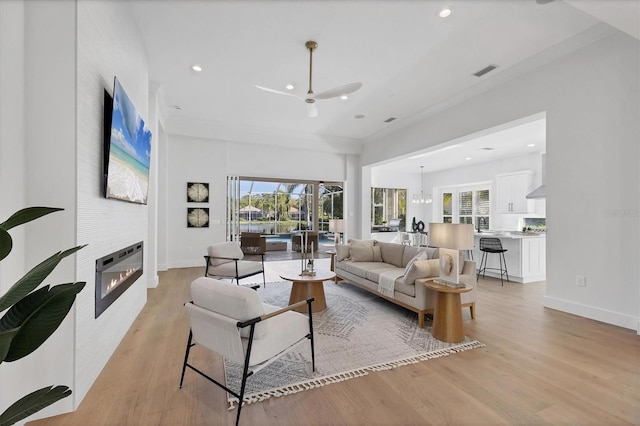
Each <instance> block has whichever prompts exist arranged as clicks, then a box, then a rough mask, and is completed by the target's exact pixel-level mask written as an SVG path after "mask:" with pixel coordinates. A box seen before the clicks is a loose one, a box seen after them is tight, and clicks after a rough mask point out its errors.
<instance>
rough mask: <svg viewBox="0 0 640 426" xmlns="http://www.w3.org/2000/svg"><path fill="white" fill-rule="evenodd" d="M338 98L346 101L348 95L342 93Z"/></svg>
mask: <svg viewBox="0 0 640 426" xmlns="http://www.w3.org/2000/svg"><path fill="white" fill-rule="evenodd" d="M340 99H342V100H343V101H346V100H347V99H349V97H348V96H347V95H342V96H340Z"/></svg>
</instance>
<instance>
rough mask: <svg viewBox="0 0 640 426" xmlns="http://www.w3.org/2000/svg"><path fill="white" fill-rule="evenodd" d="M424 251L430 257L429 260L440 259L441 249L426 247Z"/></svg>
mask: <svg viewBox="0 0 640 426" xmlns="http://www.w3.org/2000/svg"><path fill="white" fill-rule="evenodd" d="M424 250H425V251H426V252H427V254H428V255H429V259H438V258H439V257H440V249H439V248H437V247H424Z"/></svg>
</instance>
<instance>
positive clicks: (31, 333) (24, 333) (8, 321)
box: [0, 282, 86, 362]
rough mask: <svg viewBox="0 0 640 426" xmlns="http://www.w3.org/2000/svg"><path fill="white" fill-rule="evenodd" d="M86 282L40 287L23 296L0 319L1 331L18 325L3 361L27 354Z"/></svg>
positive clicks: (52, 328) (47, 333)
mask: <svg viewBox="0 0 640 426" xmlns="http://www.w3.org/2000/svg"><path fill="white" fill-rule="evenodd" d="M85 284H86V283H84V282H77V283H69V284H60V285H57V286H54V287H51V288H49V287H48V286H47V287H43V288H41V289H38V290H36V291H34V292H33V293H31V294H29V295H28V296H26V297H24V298H23V299H22V300H20V301H19V302H18V303H16V304H15V305H14V306H12V307H11V309H9V310H8V311H7V313H6V314H5V315H4V316H3V317H2V318H1V319H0V331H1V330H8V329H11V328H15V327H18V328H19V330H18V332H17V333H16V334H15V335H14V336H13V339H12V340H11V346H10V347H9V351H8V352H7V355H6V356H5V361H6V362H12V361H16V360H18V359H20V358H23V357H25V356H27V355H29V354H30V353H31V352H33V351H35V350H36V349H38V348H39V347H40V345H42V344H43V343H44V342H45V341H46V340H47V339H48V338H49V336H51V335H52V334H53V332H54V331H56V329H57V328H58V327H59V326H60V324H61V323H62V321H63V320H64V318H65V317H66V316H67V313H68V312H69V310H70V309H71V306H73V302H74V301H75V300H76V295H77V294H78V293H79V292H80V291H81V290H82V289H83V288H84V286H85Z"/></svg>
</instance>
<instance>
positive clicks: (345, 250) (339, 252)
mask: <svg viewBox="0 0 640 426" xmlns="http://www.w3.org/2000/svg"><path fill="white" fill-rule="evenodd" d="M350 250H351V246H349V245H347V244H336V261H337V262H340V261H342V260H345V259H348V258H349V254H350Z"/></svg>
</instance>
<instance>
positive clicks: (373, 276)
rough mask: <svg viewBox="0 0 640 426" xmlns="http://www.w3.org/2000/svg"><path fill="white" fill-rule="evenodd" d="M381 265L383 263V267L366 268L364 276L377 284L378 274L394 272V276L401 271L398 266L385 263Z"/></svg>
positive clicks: (378, 280)
mask: <svg viewBox="0 0 640 426" xmlns="http://www.w3.org/2000/svg"><path fill="white" fill-rule="evenodd" d="M383 265H385V266H384V268H379V269H369V270H367V271H366V275H365V277H366V278H367V279H368V280H369V281H373V282H374V283H376V284H378V283H379V282H380V275H382V274H384V273H386V274H392V273H396V276H399V275H400V274H401V273H402V271H401V270H400V269H399V268H395V267H393V266H389V265H387V264H386V263H383Z"/></svg>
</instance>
